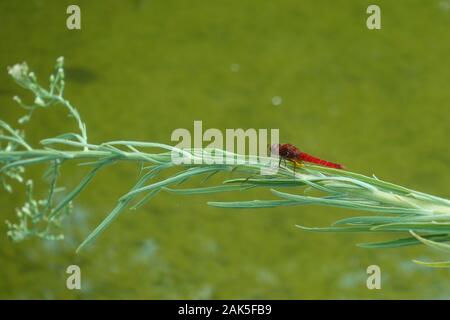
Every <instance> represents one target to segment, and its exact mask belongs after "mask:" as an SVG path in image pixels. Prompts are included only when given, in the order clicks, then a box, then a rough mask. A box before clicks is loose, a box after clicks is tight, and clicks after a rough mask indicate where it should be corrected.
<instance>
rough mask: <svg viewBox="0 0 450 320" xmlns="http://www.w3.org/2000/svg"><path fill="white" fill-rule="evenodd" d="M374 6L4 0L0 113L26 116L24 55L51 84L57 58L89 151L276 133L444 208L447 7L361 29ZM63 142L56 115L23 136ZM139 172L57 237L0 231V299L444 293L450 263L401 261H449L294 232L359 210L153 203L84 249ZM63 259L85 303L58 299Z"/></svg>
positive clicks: (66, 126)
mask: <svg viewBox="0 0 450 320" xmlns="http://www.w3.org/2000/svg"><path fill="white" fill-rule="evenodd" d="M372 2H373V1H348V0H345V1H344V0H338V1H336V0H334V1H322V0H320V1H317V0H315V1H310V0H305V1H299V0H279V1H266V0H222V1H205V0H204V1H200V0H191V1H181V0H180V1H175V0H148V1H145V0H133V1H56V0H53V1H43V0H40V1H39V0H35V1H31V0H28V1H12V0H11V1H8V0H1V1H0V48H1V50H0V70H1V72H0V118H1V119H4V120H7V121H9V122H11V123H14V121H15V120H16V119H17V118H18V117H20V116H21V115H22V114H23V110H20V108H18V107H17V106H16V105H15V104H14V103H13V102H12V100H11V97H12V96H13V95H16V94H19V95H22V96H24V97H27V95H26V94H25V93H24V92H23V90H21V89H20V88H19V87H18V86H17V85H15V84H14V83H13V81H12V80H11V79H9V77H8V75H7V72H6V67H7V66H9V65H13V64H14V63H17V62H22V61H27V62H28V64H29V65H30V66H31V67H32V68H33V69H34V70H35V71H36V73H37V75H38V77H39V78H40V79H41V80H42V81H46V79H47V76H48V74H49V72H50V71H51V70H52V68H53V64H54V61H55V59H56V58H57V57H58V56H64V57H65V59H66V67H67V86H66V96H67V97H68V98H69V99H70V100H71V101H72V102H73V104H74V105H75V106H76V107H77V108H78V110H79V111H80V113H81V115H82V116H83V118H84V120H85V122H86V123H87V127H88V131H89V138H90V140H91V141H92V142H95V143H100V142H102V141H107V140H115V139H128V140H145V141H155V142H163V143H171V142H170V135H171V133H172V131H173V130H174V129H176V128H188V129H191V128H192V127H193V121H194V120H202V121H203V125H204V127H205V128H219V129H225V128H279V129H280V134H281V140H282V141H284V142H290V143H293V144H296V145H298V146H301V148H302V149H303V150H305V151H307V152H310V153H311V154H317V155H318V156H322V157H324V158H327V159H328V158H329V159H330V160H335V161H339V162H341V163H343V164H345V165H346V166H347V167H348V168H349V170H351V171H355V172H360V173H363V174H367V175H371V174H373V173H375V174H376V175H377V176H378V177H379V178H382V179H385V180H388V181H393V182H395V183H398V184H400V185H405V186H408V187H410V188H413V189H417V190H420V191H424V192H427V193H431V194H435V195H438V196H443V197H447V198H448V197H449V196H450V192H449V187H448V186H449V185H450V174H449V170H448V168H449V167H448V165H449V162H450V153H449V145H448V138H449V133H450V125H449V120H448V116H449V107H450V89H449V85H450V58H449V53H450V41H449V40H450V38H449V35H450V1H448V0H447V1H445V0H441V1H437V0H436V1H434V0H433V1H432V0H398V1H376V2H377V4H378V5H379V6H380V7H381V10H382V29H381V30H368V29H367V28H366V18H367V14H366V8H367V6H368V5H369V4H371V3H372ZM75 3H76V4H78V5H79V6H80V8H81V14H82V20H81V21H82V29H81V30H68V29H67V28H66V25H65V24H66V18H67V14H66V8H67V6H68V5H69V4H75ZM273 97H281V98H282V103H281V104H279V105H274V104H273V103H272V99H273ZM71 130H75V127H74V125H73V120H72V119H70V118H67V117H66V116H65V113H64V112H63V111H58V110H57V111H40V112H39V113H37V114H36V115H35V118H34V119H33V123H31V124H30V125H28V126H27V127H26V132H27V135H28V138H29V140H31V141H34V142H37V141H39V139H42V138H46V137H50V136H54V135H56V134H58V133H61V132H67V131H71ZM36 169H38V170H36V171H31V172H30V174H31V176H33V177H35V178H37V179H38V180H39V179H40V174H41V173H40V172H42V170H43V169H44V168H41V167H39V168H36ZM62 173H63V176H64V180H63V181H64V182H65V184H66V185H67V186H68V187H69V188H70V187H73V186H75V185H76V183H77V182H78V181H79V180H80V179H81V178H82V176H83V174H84V173H85V171H83V168H76V167H73V166H70V165H69V166H67V167H65V168H64V169H63V172H62ZM136 176H137V167H136V166H133V165H130V164H118V165H115V166H112V167H109V168H107V169H106V170H104V171H103V172H101V173H100V174H99V175H98V177H97V178H96V180H95V181H94V182H93V183H92V184H91V185H90V186H89V187H88V188H87V189H86V190H85V192H84V193H83V194H82V195H81V196H80V197H79V198H78V199H77V200H76V201H75V203H74V205H75V210H74V213H73V216H72V217H70V218H69V220H68V221H67V222H66V224H65V225H64V231H65V233H66V239H65V240H64V241H62V242H50V241H42V240H39V239H32V240H29V241H26V242H24V243H19V244H14V243H12V242H10V241H9V240H8V239H7V237H6V229H7V228H6V225H1V224H0V298H8V299H16V298H45V299H52V298H68V299H78V298H95V299H99V298H112V299H121V298H133V299H174V298H193V299H196V298H204V299H230V298H243V299H259V298H264V299H303V298H308V299H316V298H325V299H331V298H337V299H342V298H357V299H381V298H385V299H390V298H415V299H416V298H427V299H428V298H450V287H449V284H450V281H449V279H450V271H449V270H448V269H447V270H444V269H442V270H434V269H427V268H424V267H421V266H417V265H415V264H413V263H412V262H411V260H412V259H416V258H418V259H422V260H433V259H434V260H444V258H446V257H445V255H440V254H439V253H437V252H433V251H430V249H428V248H425V247H422V246H419V247H411V248H403V249H387V250H368V249H362V248H358V247H356V246H355V244H356V243H359V242H367V241H376V240H383V239H386V238H388V237H387V236H386V235H364V234H314V233H306V232H304V231H301V230H299V229H298V228H295V224H302V225H307V226H327V225H329V224H330V223H332V222H333V221H335V220H337V219H340V218H344V217H348V216H350V215H354V214H361V213H358V212H352V211H349V210H344V209H335V208H322V207H308V206H305V207H289V208H277V209H260V210H253V211H252V210H237V211H233V210H226V209H219V208H213V207H209V206H208V205H207V204H206V202H207V201H213V200H234V199H243V198H245V195H236V194H226V195H207V196H192V197H181V196H175V195H170V194H164V193H161V194H159V195H158V197H156V198H155V199H153V200H152V201H151V202H150V203H148V204H147V205H146V206H145V207H143V208H141V209H140V210H138V211H133V212H131V211H127V212H125V213H124V214H123V215H122V216H121V217H120V218H119V219H118V220H117V221H116V222H114V224H113V225H112V226H111V227H110V228H109V229H108V230H107V231H106V232H105V233H104V234H103V235H102V236H101V237H100V238H99V239H98V240H97V241H96V243H95V244H94V245H93V246H91V247H89V248H88V249H87V250H85V251H84V252H81V253H80V254H78V255H76V254H75V249H76V247H77V246H78V245H79V244H80V242H81V241H82V240H83V239H84V237H85V236H86V235H87V234H88V233H89V232H90V231H91V230H92V229H93V228H94V227H95V226H96V225H97V224H98V223H99V222H100V221H101V219H102V218H103V217H104V216H105V215H106V214H107V213H108V212H109V211H110V210H111V209H112V208H113V207H114V205H115V203H116V200H117V198H118V197H120V196H121V195H123V194H124V193H126V192H127V191H128V189H129V188H130V187H131V186H132V185H133V183H134V182H135V180H136ZM42 191H45V189H43V190H42ZM22 193H23V189H22V188H21V187H20V186H17V187H16V189H15V192H14V193H13V194H7V193H6V192H4V191H1V193H0V200H1V202H0V203H1V209H2V210H1V215H2V216H1V220H5V219H9V220H14V219H15V217H14V208H16V207H18V206H19V205H20V204H21V202H22V201H23V194H22ZM249 196H251V199H258V198H260V199H263V198H264V197H267V196H269V195H268V194H267V192H262V191H261V192H253V193H251V194H249ZM247 199H248V198H247ZM71 264H77V265H79V266H80V267H81V270H82V290H80V291H77V290H75V291H70V290H68V289H66V286H65V284H66V278H67V274H66V273H65V270H66V268H67V266H68V265H71ZM372 264H376V265H379V266H380V267H381V270H382V289H381V290H368V289H367V288H366V279H367V275H366V268H367V266H369V265H372Z"/></svg>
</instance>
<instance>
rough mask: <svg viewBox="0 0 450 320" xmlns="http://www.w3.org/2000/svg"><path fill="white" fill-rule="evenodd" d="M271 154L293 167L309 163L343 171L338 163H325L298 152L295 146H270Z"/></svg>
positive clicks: (287, 144) (342, 167)
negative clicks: (288, 162) (291, 164)
mask: <svg viewBox="0 0 450 320" xmlns="http://www.w3.org/2000/svg"><path fill="white" fill-rule="evenodd" d="M270 149H271V153H272V154H278V155H279V156H280V164H281V160H285V161H286V160H287V161H290V162H292V163H293V164H294V168H295V166H297V165H298V166H301V165H302V163H303V162H309V163H314V164H319V165H321V166H324V167H329V168H335V169H344V166H343V165H341V164H338V163H334V162H329V161H325V160H322V159H319V158H316V157H313V156H311V155H309V154H307V153H305V152H302V151H300V150H299V149H298V148H297V147H296V146H294V145H292V144H289V143H285V144H276V143H275V144H272V145H271V146H270Z"/></svg>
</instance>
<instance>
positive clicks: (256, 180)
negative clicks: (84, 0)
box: [0, 58, 450, 267]
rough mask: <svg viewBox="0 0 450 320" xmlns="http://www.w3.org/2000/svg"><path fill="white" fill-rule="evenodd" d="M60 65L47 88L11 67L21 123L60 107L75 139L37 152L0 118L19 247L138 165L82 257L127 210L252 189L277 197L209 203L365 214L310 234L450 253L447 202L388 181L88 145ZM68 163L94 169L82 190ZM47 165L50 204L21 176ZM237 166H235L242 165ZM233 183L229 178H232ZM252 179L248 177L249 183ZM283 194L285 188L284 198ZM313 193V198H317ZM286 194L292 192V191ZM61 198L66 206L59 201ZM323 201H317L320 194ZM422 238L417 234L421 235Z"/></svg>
mask: <svg viewBox="0 0 450 320" xmlns="http://www.w3.org/2000/svg"><path fill="white" fill-rule="evenodd" d="M63 63H64V60H63V59H62V58H59V59H58V60H57V63H56V67H55V72H54V73H53V74H52V75H51V77H50V86H49V89H44V88H43V87H41V86H40V85H39V84H38V82H37V79H36V76H35V75H34V73H32V72H29V69H28V66H27V65H26V64H25V63H22V64H17V65H15V66H13V67H11V68H9V73H10V75H11V76H12V77H13V78H14V80H15V81H16V82H17V83H18V84H19V85H20V86H22V87H24V88H25V89H28V90H30V91H31V92H32V93H33V94H34V95H35V99H34V102H33V104H31V105H25V104H24V103H23V102H22V101H21V99H20V98H18V97H15V98H14V100H15V101H17V102H18V103H19V104H20V105H21V106H22V107H23V108H25V109H26V110H27V111H28V114H27V115H26V116H25V117H22V118H21V119H19V123H20V124H24V123H26V122H27V121H29V120H30V119H31V116H32V114H33V112H34V111H35V110H36V109H46V108H49V107H51V106H53V105H60V106H63V107H65V108H66V109H67V111H68V113H69V115H70V116H71V117H73V118H74V120H75V122H76V124H77V126H78V129H79V131H80V132H79V133H73V132H69V133H64V134H61V135H59V136H57V137H51V138H46V139H43V140H41V142H40V144H39V145H38V146H37V147H33V146H31V145H30V144H29V143H28V142H27V141H26V140H25V136H24V133H23V131H20V130H17V129H14V128H12V126H10V125H9V124H7V123H5V122H4V121H1V120H0V129H1V132H0V164H1V166H2V167H1V169H0V174H1V178H2V183H3V185H4V187H5V189H6V190H7V191H9V192H11V190H12V187H11V185H10V181H11V180H15V181H16V183H24V184H25V187H26V194H27V200H26V203H25V204H24V206H23V207H22V208H21V209H18V210H17V217H18V222H17V223H11V222H7V224H8V229H9V231H8V235H9V236H10V237H11V238H12V239H13V240H16V241H20V240H24V239H27V238H29V237H31V236H37V237H41V238H45V239H53V240H54V239H61V238H62V235H60V234H57V235H55V234H54V232H55V230H56V229H57V228H58V227H59V225H60V222H61V220H62V219H63V218H64V216H65V215H67V214H69V213H70V209H71V204H72V202H73V201H74V200H75V199H76V197H77V196H78V195H79V194H80V193H81V192H82V191H83V190H85V189H86V188H87V186H88V185H89V183H90V182H91V181H92V180H93V179H94V178H95V176H96V174H97V173H98V172H99V171H100V170H103V169H104V168H105V167H107V166H109V165H112V164H115V163H118V162H133V163H136V165H137V166H139V180H138V181H137V182H136V183H135V185H134V186H132V187H131V188H130V190H128V191H125V192H124V195H123V196H122V197H120V198H119V199H118V202H117V204H116V206H115V207H114V208H113V209H112V210H111V212H110V213H109V214H108V215H107V216H106V217H105V218H104V220H103V221H102V222H101V223H100V224H99V225H98V226H97V227H96V228H95V229H94V230H93V231H92V232H91V233H90V234H89V235H88V236H87V237H86V239H85V240H84V241H83V242H82V243H81V245H80V246H79V248H78V250H77V251H79V250H81V249H83V248H84V247H86V246H87V245H89V244H90V243H92V242H93V241H94V240H95V239H96V238H97V237H98V236H99V235H100V234H101V233H102V232H103V231H104V230H105V229H106V228H107V227H108V226H109V225H110V224H111V223H112V222H113V221H114V220H116V219H117V218H118V217H119V216H120V214H121V213H122V212H123V211H124V210H125V209H132V210H135V209H137V208H139V207H140V206H142V205H143V204H145V203H147V202H148V201H149V200H150V199H151V198H153V197H154V196H156V195H157V194H158V193H159V192H161V191H164V192H168V193H171V194H175V195H185V196H187V195H195V194H215V193H222V192H245V191H247V190H250V189H254V188H263V189H266V190H270V191H271V194H272V198H271V199H264V200H251V201H235V202H208V204H209V205H210V206H213V207H221V208H233V209H238V208H253V209H257V208H275V207H281V206H299V205H312V204H315V205H321V206H331V207H335V208H345V209H351V210H358V211H366V212H372V213H377V215H369V216H356V217H355V216H353V217H349V218H345V219H341V220H339V221H336V222H335V223H334V224H333V225H332V226H330V227H325V228H307V227H304V226H298V227H299V228H301V229H303V230H306V231H314V232H345V233H347V232H370V233H372V232H378V233H398V232H400V233H402V232H403V233H406V235H407V236H406V237H404V238H400V239H396V240H389V241H384V242H379V243H366V244H360V246H361V247H365V248H395V247H404V246H410V245H417V244H424V245H427V246H429V247H432V248H435V249H439V250H440V251H446V252H450V249H449V247H450V246H449V245H448V244H447V243H445V242H449V241H450V201H449V200H447V199H444V198H440V197H436V196H433V195H429V194H426V193H423V192H418V191H415V190H411V189H408V188H405V187H403V186H399V185H396V184H393V183H390V182H386V181H382V180H379V179H378V178H376V177H375V176H374V177H367V176H364V175H361V174H357V173H352V172H348V171H344V170H336V169H331V168H325V167H321V166H314V165H305V166H303V167H301V168H299V169H296V170H295V171H294V170H293V169H294V168H292V166H291V165H281V166H280V168H279V169H278V171H277V172H276V174H273V175H262V174H261V170H262V169H270V168H271V161H270V160H271V159H270V158H268V157H257V156H247V155H240V154H235V153H231V152H227V151H225V150H220V149H189V150H180V149H177V148H175V147H172V146H169V145H165V144H160V143H152V142H139V141H126V140H121V141H109V142H104V143H101V144H94V143H91V142H88V135H87V129H86V125H85V123H84V122H83V121H82V119H81V117H80V114H79V113H78V111H77V109H76V108H75V107H74V106H72V105H71V104H70V102H69V101H68V100H66V99H65V98H64V97H63V92H64V85H65V84H64V69H63ZM173 152H176V153H178V154H182V155H183V156H184V157H185V159H189V160H190V161H191V162H190V163H199V164H177V163H175V162H174V161H173V159H172V153H173ZM225 156H226V157H231V158H232V159H234V160H235V161H234V162H233V163H226V162H225V163H223V164H217V163H214V160H216V159H217V157H225ZM67 162H75V163H78V164H79V165H81V166H87V167H90V171H89V172H88V173H87V174H86V175H85V176H84V177H83V178H82V179H81V181H80V182H79V183H78V185H77V186H76V187H75V188H74V189H72V190H69V191H65V190H64V189H63V188H59V187H58V184H57V181H58V178H59V169H60V167H61V166H63V165H64V164H65V163H67ZM42 163H47V164H48V165H49V169H48V170H47V172H46V178H47V180H48V182H49V191H48V194H47V197H46V198H45V199H42V200H34V198H33V182H32V181H31V180H25V179H24V178H23V176H24V172H25V168H26V167H29V166H32V165H35V164H42ZM236 163H237V164H236ZM174 168H175V169H178V171H177V172H176V173H173V174H172V175H171V176H169V177H167V178H162V173H163V172H165V171H167V170H168V169H174ZM217 173H233V174H234V175H237V176H238V177H237V178H236V177H235V178H232V179H227V180H224V181H223V183H221V184H219V185H211V184H210V183H208V180H209V178H210V177H211V176H213V175H215V174H217ZM227 176H229V175H227ZM195 177H202V178H203V181H202V182H201V186H200V187H195V188H179V187H178V186H179V184H180V183H182V182H184V181H186V180H191V179H193V178H195ZM249 177H250V178H249ZM280 189H283V191H281V190H280ZM310 190H315V191H316V192H315V193H314V194H312V193H310V192H309V191H310ZM287 191H289V192H287ZM58 193H63V195H62V197H60V199H61V200H59V201H56V200H55V195H56V194H58ZM317 193H318V194H319V195H317ZM419 233H420V235H419ZM417 263H420V264H423V265H427V266H430V267H449V265H450V262H417Z"/></svg>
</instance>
